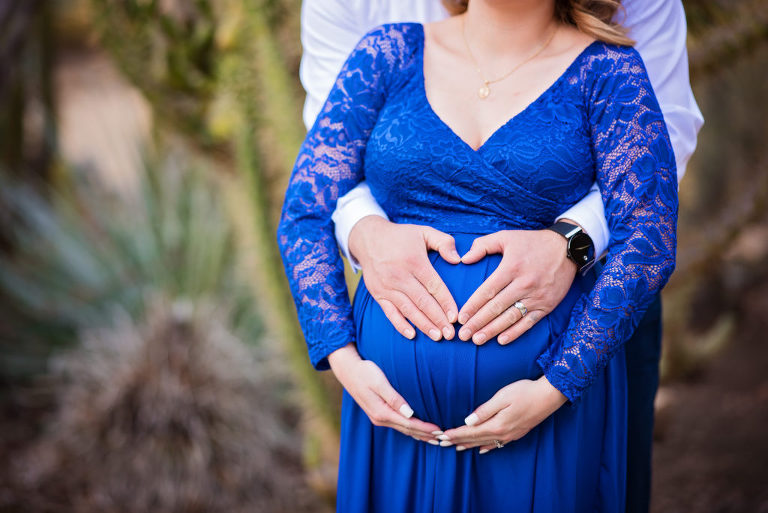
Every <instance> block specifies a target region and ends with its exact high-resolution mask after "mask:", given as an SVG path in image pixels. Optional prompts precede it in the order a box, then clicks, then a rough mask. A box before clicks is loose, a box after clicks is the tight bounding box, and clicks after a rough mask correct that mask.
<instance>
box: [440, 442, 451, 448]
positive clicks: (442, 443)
mask: <svg viewBox="0 0 768 513" xmlns="http://www.w3.org/2000/svg"><path fill="white" fill-rule="evenodd" d="M452 445H453V442H449V441H448V440H444V441H442V442H440V447H450V446H452Z"/></svg>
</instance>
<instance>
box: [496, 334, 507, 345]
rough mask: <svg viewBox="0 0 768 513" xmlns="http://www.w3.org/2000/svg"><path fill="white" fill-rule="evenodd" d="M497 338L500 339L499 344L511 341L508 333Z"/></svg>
mask: <svg viewBox="0 0 768 513" xmlns="http://www.w3.org/2000/svg"><path fill="white" fill-rule="evenodd" d="M497 340H498V341H499V344H502V345H504V344H506V343H507V342H509V337H507V336H506V335H499V338H498V339H497Z"/></svg>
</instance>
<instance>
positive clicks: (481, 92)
mask: <svg viewBox="0 0 768 513" xmlns="http://www.w3.org/2000/svg"><path fill="white" fill-rule="evenodd" d="M489 94H491V88H490V87H488V84H485V85H483V87H481V88H480V89H478V91H477V96H478V97H479V98H480V99H481V100H485V99H486V98H488V95H489Z"/></svg>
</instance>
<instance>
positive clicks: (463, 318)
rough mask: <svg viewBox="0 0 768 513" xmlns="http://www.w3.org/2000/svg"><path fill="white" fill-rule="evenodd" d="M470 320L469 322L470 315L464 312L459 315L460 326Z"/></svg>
mask: <svg viewBox="0 0 768 513" xmlns="http://www.w3.org/2000/svg"><path fill="white" fill-rule="evenodd" d="M468 320H469V315H467V314H465V313H463V312H462V313H460V314H459V324H466V323H467V321H468Z"/></svg>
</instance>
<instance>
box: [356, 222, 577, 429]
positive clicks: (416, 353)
mask: <svg viewBox="0 0 768 513" xmlns="http://www.w3.org/2000/svg"><path fill="white" fill-rule="evenodd" d="M475 237H476V236H475V235H466V234H460V235H456V245H457V249H458V251H459V253H460V254H463V253H464V252H466V251H467V250H468V249H469V246H470V245H471V243H472V240H473V239H474V238H475ZM430 260H431V261H432V263H433V265H434V266H435V269H436V270H437V272H438V274H439V275H440V276H441V278H442V279H443V281H444V282H445V284H446V285H447V286H448V289H449V290H450V292H451V294H452V295H453V297H454V299H455V300H456V303H457V305H458V306H459V308H461V306H462V305H463V304H464V303H465V302H466V301H467V299H469V296H470V295H471V294H472V293H473V292H474V291H475V290H476V289H477V287H479V286H480V284H481V283H482V282H483V281H484V280H485V279H486V278H487V277H488V276H489V275H490V274H491V273H492V272H493V271H494V269H495V268H496V267H497V266H498V264H499V261H500V260H501V258H500V256H499V255H491V256H488V257H486V258H484V259H483V260H481V261H480V262H477V263H476V264H471V265H464V264H458V265H452V264H449V263H447V262H445V261H444V260H443V259H442V258H440V257H439V256H438V255H437V254H436V253H431V254H430ZM580 291H581V284H580V283H576V284H574V286H573V287H572V288H571V291H570V292H569V294H568V296H567V297H566V299H565V300H564V301H563V303H561V304H560V305H559V306H558V308H557V309H556V310H555V312H553V313H552V314H550V315H548V316H547V317H545V318H544V319H542V320H541V321H539V322H538V323H537V324H536V325H534V327H533V328H532V329H531V330H529V331H528V332H527V333H525V334H524V335H523V336H521V337H520V338H518V339H517V340H516V341H514V342H512V343H511V344H508V345H506V346H502V345H499V343H498V342H497V340H496V339H495V338H492V339H491V340H489V341H488V342H486V343H485V344H484V345H482V346H476V345H475V344H473V343H472V342H471V341H470V342H463V341H461V340H460V339H459V338H458V337H455V338H454V339H453V340H443V341H440V342H435V341H433V340H432V339H430V338H429V337H427V336H426V335H424V334H423V333H421V332H420V331H418V330H417V335H416V338H415V339H413V340H408V339H406V338H405V337H403V336H402V335H400V334H399V333H398V332H397V331H396V330H395V329H394V328H393V327H392V325H391V323H390V322H389V320H388V319H387V318H386V316H385V315H384V312H383V311H382V310H381V308H380V307H379V305H378V303H377V302H376V301H375V300H374V299H373V298H372V297H371V295H370V294H369V293H368V290H367V289H366V287H365V283H364V282H363V281H361V282H360V285H359V287H358V290H357V292H356V294H355V308H354V311H355V322H356V325H357V345H358V351H359V352H360V354H361V356H362V357H363V358H365V359H368V360H371V361H373V362H375V363H376V364H377V365H378V366H379V367H380V368H381V369H382V371H383V372H384V373H385V374H386V376H387V377H388V379H389V380H390V382H391V383H392V386H394V387H395V389H396V390H397V391H398V392H399V393H400V394H402V395H403V397H404V398H405V399H406V401H408V403H409V404H410V405H411V407H412V408H414V410H415V411H416V415H417V416H418V417H419V418H421V419H424V420H428V421H430V422H434V423H435V424H437V425H439V426H441V427H451V426H458V425H461V424H462V423H463V422H464V417H466V416H467V415H468V414H469V413H470V412H472V410H474V409H475V408H476V407H477V406H479V405H480V404H482V403H484V402H485V401H487V400H488V399H490V398H491V396H493V394H495V393H496V392H497V391H498V390H499V389H500V388H502V387H504V386H506V385H508V384H510V383H512V382H514V381H518V380H520V379H536V378H538V377H540V376H541V374H542V372H541V369H540V368H539V367H538V365H537V364H536V359H537V358H538V356H539V355H540V354H541V353H542V352H543V351H544V350H545V349H546V347H547V346H548V345H549V344H550V343H551V342H552V339H553V338H554V337H553V333H560V332H561V331H562V327H563V325H564V324H565V323H566V322H567V319H568V312H569V311H570V309H571V307H572V305H573V302H574V301H575V299H576V297H577V296H578V293H579V292H580ZM553 322H554V323H555V324H554V325H553ZM456 326H457V331H458V327H459V325H456Z"/></svg>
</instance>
